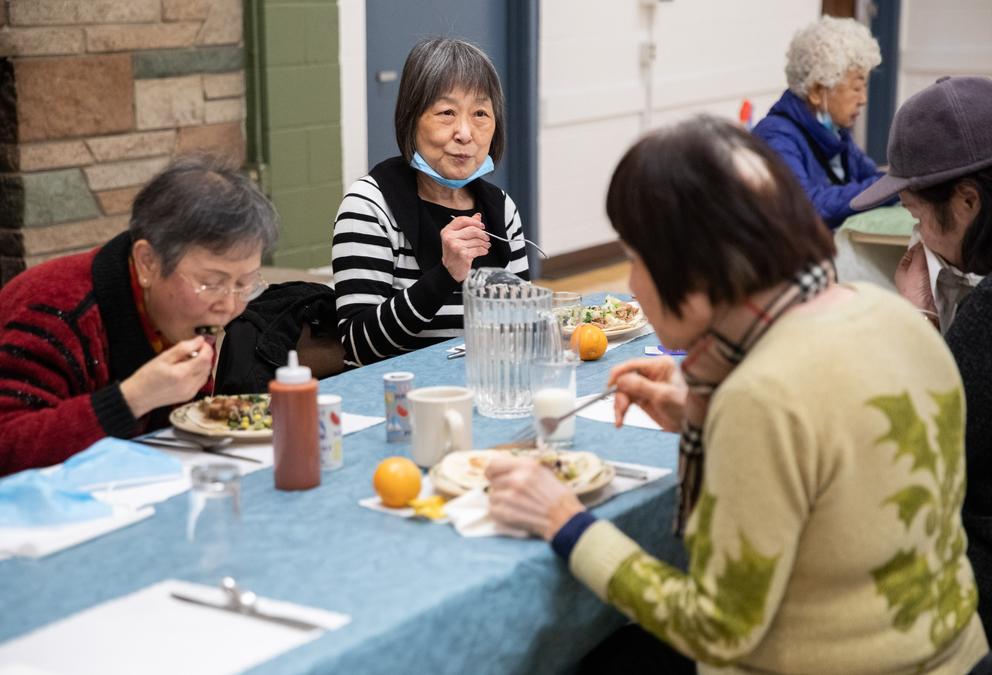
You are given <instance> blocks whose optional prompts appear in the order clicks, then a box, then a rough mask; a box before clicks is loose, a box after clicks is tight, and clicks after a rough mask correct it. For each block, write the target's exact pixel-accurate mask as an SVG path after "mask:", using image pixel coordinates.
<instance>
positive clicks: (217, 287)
mask: <svg viewBox="0 0 992 675" xmlns="http://www.w3.org/2000/svg"><path fill="white" fill-rule="evenodd" d="M177 274H178V275H179V276H181V277H182V278H183V280H185V281H186V283H188V284H189V285H190V288H192V289H193V292H194V293H195V294H196V297H198V298H200V299H201V300H203V301H204V302H206V303H210V304H212V303H215V302H220V301H222V300H224V299H225V298H227V296H228V295H231V296H233V297H234V299H235V301H237V302H241V303H246V302H250V301H252V300H254V299H255V298H257V297H258V296H260V295H261V294H262V293H263V292H264V291H265V289H266V288H268V287H269V284H268V282H266V281H265V279H263V278H262V275H261V274H258V275H256V277H255V280H254V281H252V282H251V283H249V284H246V285H244V286H228V285H226V284H204V283H200V282H199V281H196V280H195V279H190V278H189V277H188V276H186V275H185V274H183V273H182V272H177Z"/></svg>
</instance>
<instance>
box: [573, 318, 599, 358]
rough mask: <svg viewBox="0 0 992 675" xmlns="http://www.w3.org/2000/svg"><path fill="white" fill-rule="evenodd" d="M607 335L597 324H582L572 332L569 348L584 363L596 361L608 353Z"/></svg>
mask: <svg viewBox="0 0 992 675" xmlns="http://www.w3.org/2000/svg"><path fill="white" fill-rule="evenodd" d="M606 344H607V340H606V333H604V332H603V329H602V328H600V327H599V326H596V325H595V324H591V323H580V324H579V325H578V326H576V327H575V330H574V331H572V339H571V340H570V341H569V346H570V347H571V348H572V351H573V352H575V353H576V354H578V355H579V358H580V359H582V360H583V361H595V360H596V359H599V358H602V356H603V354H605V353H606Z"/></svg>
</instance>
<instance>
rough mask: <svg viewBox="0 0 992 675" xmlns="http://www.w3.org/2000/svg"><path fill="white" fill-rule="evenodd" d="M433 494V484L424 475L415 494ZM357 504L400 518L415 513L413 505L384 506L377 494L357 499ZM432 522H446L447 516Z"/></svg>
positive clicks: (411, 515)
mask: <svg viewBox="0 0 992 675" xmlns="http://www.w3.org/2000/svg"><path fill="white" fill-rule="evenodd" d="M433 494H434V484H433V483H431V477H430V476H424V477H423V478H421V481H420V494H419V495H417V497H418V498H420V499H424V498H425V497H430V496H431V495H433ZM358 505H359V506H364V507H365V508H367V509H372V510H373V511H378V512H379V513H387V514H389V515H391V516H398V517H400V518H413V517H415V516H416V515H417V514H416V513H415V512H414V510H413V507H410V506H407V507H404V508H392V507H389V506H386V505H385V504H383V503H382V500H381V499H379V497H377V496H374V495H373V496H372V497H366V498H364V499H359V500H358ZM431 522H432V523H447V522H448V519H447V518H439V519H437V520H432V521H431Z"/></svg>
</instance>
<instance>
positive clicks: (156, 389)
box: [0, 157, 278, 475]
mask: <svg viewBox="0 0 992 675" xmlns="http://www.w3.org/2000/svg"><path fill="white" fill-rule="evenodd" d="M277 237H278V226H277V224H276V214H275V211H274V210H273V208H272V205H271V204H270V203H269V201H268V200H267V199H266V198H265V197H264V196H263V195H262V194H261V192H259V191H258V189H257V188H256V187H255V186H254V184H253V183H252V182H251V181H250V180H248V179H247V178H246V177H244V176H242V175H241V174H239V173H237V172H236V171H234V170H232V169H230V168H227V167H225V166H223V165H221V164H219V163H217V162H216V161H215V160H212V159H210V158H206V157H195V158H185V159H180V160H178V161H176V162H175V163H173V164H172V165H171V166H169V167H168V168H167V169H165V171H163V172H162V173H161V174H159V175H158V176H157V177H155V178H154V179H153V180H152V181H151V182H150V183H149V184H148V185H147V186H145V188H144V189H142V190H141V192H140V193H138V196H137V197H136V198H135V200H134V206H133V210H132V215H131V222H130V226H129V228H128V231H126V232H123V233H121V234H119V235H118V236H116V237H114V238H113V239H112V240H111V241H109V242H108V243H107V244H106V245H104V246H102V247H100V248H97V249H94V250H93V251H89V252H87V253H80V254H76V255H71V256H67V257H64V258H58V259H55V260H50V261H48V262H45V263H42V264H41V265H38V266H37V267H33V268H31V269H29V270H27V271H25V272H23V273H21V274H19V275H18V276H16V277H15V278H14V279H12V280H11V281H10V282H9V283H8V284H7V285H6V286H4V287H3V288H2V289H0V475H5V474H9V473H13V472H15V471H21V470H23V469H27V468H32V467H41V466H48V465H51V464H57V463H59V462H62V461H64V460H65V459H66V458H68V457H70V456H71V455H73V454H74V453H77V452H79V451H80V450H83V449H85V448H86V447H88V446H89V445H91V444H92V443H94V442H95V441H97V440H99V439H100V438H103V437H104V436H117V437H121V438H128V437H132V436H135V435H138V434H140V433H143V432H145V431H148V430H151V429H156V428H159V427H163V426H165V425H166V424H167V419H168V413H169V411H170V409H171V408H172V407H173V406H175V405H177V404H180V403H184V402H186V401H189V400H190V399H192V398H194V397H195V396H196V395H197V394H198V393H209V392H210V389H211V388H212V382H211V381H210V373H211V370H212V365H213V360H214V348H213V342H214V338H213V337H212V335H213V333H215V332H216V330H217V329H219V328H220V327H221V326H224V325H225V324H227V323H228V322H229V321H230V320H231V319H233V318H234V317H236V316H237V315H238V314H240V313H241V312H242V311H243V310H244V307H245V304H246V303H247V302H248V301H249V300H250V299H251V298H253V297H256V296H257V295H258V294H259V293H261V291H262V290H263V289H264V287H265V282H264V281H263V280H262V278H261V276H260V273H259V270H260V267H261V263H262V256H263V254H264V253H265V252H267V251H268V250H270V249H271V248H272V246H273V245H274V244H275V242H276V239H277Z"/></svg>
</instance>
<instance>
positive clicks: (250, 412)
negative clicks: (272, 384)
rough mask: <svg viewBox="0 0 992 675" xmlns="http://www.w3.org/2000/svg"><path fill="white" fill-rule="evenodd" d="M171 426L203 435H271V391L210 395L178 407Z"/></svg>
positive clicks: (245, 437)
mask: <svg viewBox="0 0 992 675" xmlns="http://www.w3.org/2000/svg"><path fill="white" fill-rule="evenodd" d="M169 422H170V423H171V424H172V426H174V427H176V428H177V429H182V430H183V431H189V432H192V433H194V434H203V435H204V436H233V437H234V438H236V439H243V440H265V439H269V438H272V414H271V413H270V412H269V395H268V394H238V395H236V396H207V397H206V398H203V399H201V400H199V401H193V402H192V403H187V404H186V405H183V406H179V407H178V408H176V409H175V410H173V411H172V413H171V414H170V415H169Z"/></svg>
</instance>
